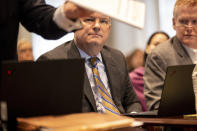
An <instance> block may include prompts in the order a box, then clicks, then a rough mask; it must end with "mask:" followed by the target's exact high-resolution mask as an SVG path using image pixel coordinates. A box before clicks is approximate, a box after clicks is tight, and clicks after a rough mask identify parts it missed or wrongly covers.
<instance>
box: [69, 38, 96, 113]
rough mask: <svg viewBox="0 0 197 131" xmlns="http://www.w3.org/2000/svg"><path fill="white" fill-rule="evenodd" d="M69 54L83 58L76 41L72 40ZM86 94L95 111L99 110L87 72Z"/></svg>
mask: <svg viewBox="0 0 197 131" xmlns="http://www.w3.org/2000/svg"><path fill="white" fill-rule="evenodd" d="M67 55H68V58H81V56H80V53H79V51H78V49H77V47H76V45H75V44H74V41H72V43H71V44H70V47H69V48H68V54H67ZM84 95H85V97H87V99H88V100H89V102H90V103H91V105H92V106H93V109H94V111H97V108H96V102H95V99H94V95H93V92H92V88H91V86H90V82H89V79H88V76H87V73H86V72H85V74H84Z"/></svg>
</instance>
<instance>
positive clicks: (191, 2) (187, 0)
mask: <svg viewBox="0 0 197 131" xmlns="http://www.w3.org/2000/svg"><path fill="white" fill-rule="evenodd" d="M183 5H184V6H188V7H195V6H197V0H176V3H175V6H174V12H173V16H174V17H176V15H177V9H178V7H179V6H183Z"/></svg>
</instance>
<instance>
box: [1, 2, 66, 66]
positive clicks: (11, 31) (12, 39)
mask: <svg viewBox="0 0 197 131" xmlns="http://www.w3.org/2000/svg"><path fill="white" fill-rule="evenodd" d="M55 10H56V9H55V8H53V7H51V6H49V5H46V4H45V2H44V0H0V62H1V61H2V60H10V59H15V58H16V56H17V55H16V43H17V36H18V27H19V22H21V23H22V25H23V26H24V27H25V28H26V29H28V30H29V31H30V32H35V33H37V34H39V35H41V36H43V37H44V38H47V39H57V38H60V37H61V36H63V35H64V34H65V33H66V32H65V31H63V30H61V29H60V28H59V27H57V25H56V24H55V23H54V21H53V20H52V17H53V14H54V11H55Z"/></svg>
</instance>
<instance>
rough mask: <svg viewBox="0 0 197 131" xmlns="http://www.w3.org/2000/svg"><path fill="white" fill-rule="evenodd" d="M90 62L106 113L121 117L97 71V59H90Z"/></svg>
mask: <svg viewBox="0 0 197 131" xmlns="http://www.w3.org/2000/svg"><path fill="white" fill-rule="evenodd" d="M90 62H91V64H92V71H93V76H94V79H95V84H96V85H97V88H98V92H99V94H100V95H101V98H102V103H103V106H104V108H105V110H106V113H107V114H116V115H120V112H119V111H118V109H117V107H116V106H115V104H114V102H113V100H112V97H111V95H110V93H109V92H108V91H107V90H106V88H105V86H104V84H103V82H102V80H101V78H100V75H99V72H98V69H97V57H92V58H90Z"/></svg>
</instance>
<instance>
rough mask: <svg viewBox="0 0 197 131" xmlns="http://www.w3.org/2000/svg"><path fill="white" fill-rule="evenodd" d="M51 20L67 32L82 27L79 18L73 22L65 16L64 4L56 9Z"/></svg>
mask: <svg viewBox="0 0 197 131" xmlns="http://www.w3.org/2000/svg"><path fill="white" fill-rule="evenodd" d="M53 20H54V22H55V23H56V24H57V25H58V26H59V27H60V28H61V29H64V30H65V31H67V32H71V31H74V30H77V29H80V28H82V26H81V22H80V20H79V19H78V20H77V21H76V22H74V21H72V20H70V19H69V18H67V17H66V16H65V14H64V5H62V6H60V7H59V8H57V9H56V11H55V13H54V15H53Z"/></svg>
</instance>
